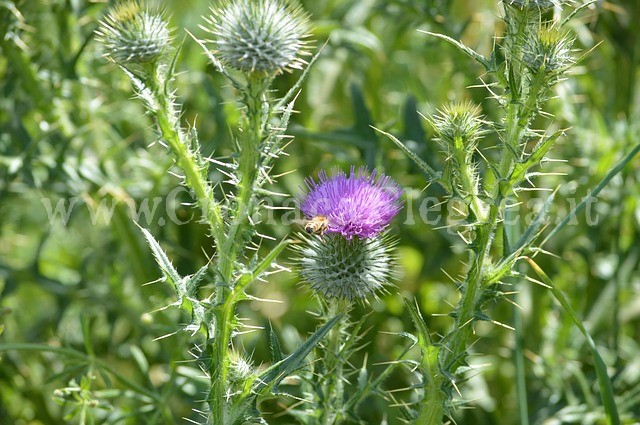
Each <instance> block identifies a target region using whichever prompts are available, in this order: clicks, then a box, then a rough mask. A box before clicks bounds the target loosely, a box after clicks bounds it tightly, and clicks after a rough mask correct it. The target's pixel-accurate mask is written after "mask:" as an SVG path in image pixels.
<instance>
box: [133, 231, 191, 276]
mask: <svg viewBox="0 0 640 425" xmlns="http://www.w3.org/2000/svg"><path fill="white" fill-rule="evenodd" d="M140 230H142V234H143V235H144V238H145V239H146V240H147V243H148V244H149V248H151V252H152V253H153V257H154V258H155V259H156V262H157V263H158V266H160V270H161V271H162V273H163V274H164V275H165V276H166V277H167V278H168V279H170V280H171V283H173V284H174V285H177V284H178V283H179V282H180V281H181V280H182V278H181V277H180V274H178V271H177V270H176V269H175V267H173V264H172V263H171V261H170V260H169V257H167V254H166V253H165V252H164V250H163V249H162V247H161V246H160V244H159V243H158V241H156V239H155V238H154V237H153V235H152V234H151V232H149V231H148V230H147V229H145V228H144V227H140Z"/></svg>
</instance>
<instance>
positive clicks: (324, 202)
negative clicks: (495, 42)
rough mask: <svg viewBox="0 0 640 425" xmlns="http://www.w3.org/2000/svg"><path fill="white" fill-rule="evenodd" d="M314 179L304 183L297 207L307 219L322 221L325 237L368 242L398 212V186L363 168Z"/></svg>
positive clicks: (399, 191) (399, 205) (353, 168)
mask: <svg viewBox="0 0 640 425" xmlns="http://www.w3.org/2000/svg"><path fill="white" fill-rule="evenodd" d="M318 178H319V182H316V181H315V180H313V179H312V178H309V179H307V180H306V186H307V190H308V193H306V194H304V195H303V196H301V198H300V199H298V205H299V207H300V210H301V211H302V213H303V214H304V215H305V216H306V217H307V218H308V219H313V218H314V217H318V216H323V217H324V218H326V220H327V224H326V226H327V228H326V232H327V233H339V234H341V235H342V236H343V237H344V238H346V239H348V240H350V239H352V238H353V237H354V236H356V237H357V238H360V239H363V238H370V237H373V236H375V235H377V234H378V233H380V232H381V231H383V230H384V229H385V228H386V227H387V226H388V225H389V223H390V222H391V219H393V217H395V216H396V214H398V212H399V211H400V209H401V208H402V202H401V200H400V198H401V196H402V189H401V188H400V186H398V185H397V183H395V182H394V181H393V180H392V179H391V178H389V177H388V176H385V175H384V174H383V175H380V176H379V177H378V176H377V175H376V172H375V171H374V172H373V173H369V172H368V171H367V169H366V168H365V167H361V168H360V169H358V170H357V171H356V169H355V167H352V168H351V172H350V174H349V175H346V174H345V173H343V172H336V173H335V174H334V175H333V176H331V177H329V176H327V173H326V172H325V171H321V172H320V173H319V174H318Z"/></svg>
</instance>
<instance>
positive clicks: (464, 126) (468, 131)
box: [430, 102, 485, 214]
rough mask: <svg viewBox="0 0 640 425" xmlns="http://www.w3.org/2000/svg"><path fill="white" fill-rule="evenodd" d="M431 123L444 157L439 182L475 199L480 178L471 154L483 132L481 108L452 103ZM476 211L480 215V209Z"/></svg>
mask: <svg viewBox="0 0 640 425" xmlns="http://www.w3.org/2000/svg"><path fill="white" fill-rule="evenodd" d="M430 121H431V125H432V126H433V128H434V129H435V131H436V140H437V141H438V143H439V144H440V145H441V146H442V147H443V149H444V151H445V154H446V160H447V162H446V164H445V170H444V174H443V177H442V183H443V184H444V185H445V187H447V188H448V189H449V190H455V191H456V192H458V193H459V194H460V195H461V196H462V197H464V198H467V197H469V196H472V197H475V196H477V195H478V185H479V177H478V171H477V165H476V163H475V161H474V159H473V154H474V152H475V151H476V147H477V146H478V141H479V140H480V138H481V137H482V136H483V135H484V133H485V130H484V129H483V123H484V122H483V121H482V119H481V117H480V108H479V107H478V106H476V105H474V104H472V103H471V102H460V103H452V104H450V105H447V106H445V107H443V108H442V109H440V110H439V111H438V113H437V114H435V115H434V116H433V117H431V120H430ZM477 209H478V211H477V213H478V214H479V213H480V210H481V209H482V208H480V207H479V206H478V207H477Z"/></svg>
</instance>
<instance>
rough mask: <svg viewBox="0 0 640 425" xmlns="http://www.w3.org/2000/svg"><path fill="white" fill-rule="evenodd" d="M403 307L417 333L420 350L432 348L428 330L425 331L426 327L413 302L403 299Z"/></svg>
mask: <svg viewBox="0 0 640 425" xmlns="http://www.w3.org/2000/svg"><path fill="white" fill-rule="evenodd" d="M404 307H405V308H406V309H407V311H408V312H409V316H410V317H411V321H412V322H413V325H414V326H415V327H416V330H417V331H418V344H420V348H423V349H426V348H428V347H429V346H432V345H433V341H432V340H431V334H430V333H429V329H427V325H426V324H425V322H424V319H423V318H422V314H420V311H419V310H418V307H417V305H416V304H415V302H412V301H409V300H406V299H405V300H404Z"/></svg>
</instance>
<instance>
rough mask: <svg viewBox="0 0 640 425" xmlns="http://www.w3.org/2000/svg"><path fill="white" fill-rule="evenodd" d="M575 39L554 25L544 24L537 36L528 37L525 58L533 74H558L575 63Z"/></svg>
mask: <svg viewBox="0 0 640 425" xmlns="http://www.w3.org/2000/svg"><path fill="white" fill-rule="evenodd" d="M572 45H573V40H572V39H571V38H569V37H567V36H566V35H565V34H563V33H562V31H560V30H559V29H557V28H556V27H554V26H542V27H541V28H540V30H539V31H538V34H537V36H535V37H530V38H529V39H527V41H526V43H525V46H524V51H523V60H524V63H525V64H526V65H527V68H529V70H530V71H531V73H533V74H538V73H539V72H545V73H547V74H557V73H560V72H563V71H565V70H566V69H567V68H568V67H570V66H571V65H572V64H573V59H572V57H571V46H572Z"/></svg>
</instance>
